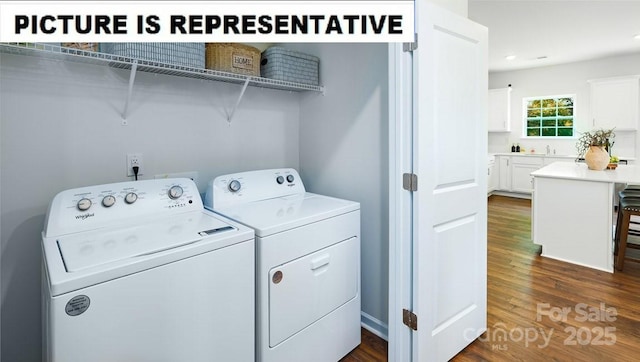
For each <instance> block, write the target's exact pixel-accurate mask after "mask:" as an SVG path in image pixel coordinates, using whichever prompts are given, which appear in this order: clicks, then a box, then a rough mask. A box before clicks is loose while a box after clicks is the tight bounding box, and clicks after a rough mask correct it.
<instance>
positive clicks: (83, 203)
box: [76, 197, 91, 211]
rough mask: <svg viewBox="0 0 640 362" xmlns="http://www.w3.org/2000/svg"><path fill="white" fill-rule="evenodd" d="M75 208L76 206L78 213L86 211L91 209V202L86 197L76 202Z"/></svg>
mask: <svg viewBox="0 0 640 362" xmlns="http://www.w3.org/2000/svg"><path fill="white" fill-rule="evenodd" d="M76 206H78V210H80V211H87V210H89V208H90V207H91V200H89V199H87V198H86V197H85V198H82V199H80V201H78V204H77V205H76Z"/></svg>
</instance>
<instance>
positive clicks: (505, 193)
mask: <svg viewBox="0 0 640 362" xmlns="http://www.w3.org/2000/svg"><path fill="white" fill-rule="evenodd" d="M491 195H497V196H507V197H515V198H518V199H529V200H531V194H524V193H520V192H510V191H498V190H496V191H492V192H491V193H489V194H488V195H487V196H491Z"/></svg>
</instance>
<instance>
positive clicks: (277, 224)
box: [214, 192, 360, 236]
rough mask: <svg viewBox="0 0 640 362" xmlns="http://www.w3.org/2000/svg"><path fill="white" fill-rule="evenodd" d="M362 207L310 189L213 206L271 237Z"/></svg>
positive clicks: (258, 232)
mask: <svg viewBox="0 0 640 362" xmlns="http://www.w3.org/2000/svg"><path fill="white" fill-rule="evenodd" d="M358 209H360V204H359V203H357V202H353V201H348V200H342V199H336V198H333V197H329V196H322V195H316V194H313V193H310V192H307V193H304V194H298V195H291V196H284V197H278V198H274V199H268V200H261V201H255V202H249V203H244V204H238V205H235V206H232V207H227V208H221V209H214V211H215V212H218V213H220V214H222V215H224V216H226V217H229V218H231V219H233V220H236V221H238V222H241V223H243V224H245V225H247V226H249V227H251V228H253V229H255V233H256V236H268V235H272V234H275V233H279V232H282V231H285V230H289V229H293V228H296V227H300V226H303V225H307V224H311V223H314V222H317V221H320V220H324V219H328V218H331V217H334V216H337V215H342V214H345V213H348V212H351V211H355V210H358Z"/></svg>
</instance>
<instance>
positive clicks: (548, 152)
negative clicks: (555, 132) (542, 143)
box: [547, 145, 551, 155]
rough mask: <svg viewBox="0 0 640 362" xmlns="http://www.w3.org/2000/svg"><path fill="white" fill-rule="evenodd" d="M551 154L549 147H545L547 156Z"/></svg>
mask: <svg viewBox="0 0 640 362" xmlns="http://www.w3.org/2000/svg"><path fill="white" fill-rule="evenodd" d="M550 154H551V147H549V145H547V155H550Z"/></svg>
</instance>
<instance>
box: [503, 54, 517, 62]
mask: <svg viewBox="0 0 640 362" xmlns="http://www.w3.org/2000/svg"><path fill="white" fill-rule="evenodd" d="M504 59H506V60H509V61H511V60H514V59H516V56H515V55H507V56H506V57H504Z"/></svg>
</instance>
